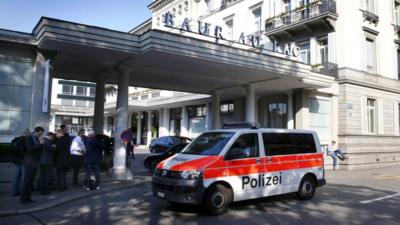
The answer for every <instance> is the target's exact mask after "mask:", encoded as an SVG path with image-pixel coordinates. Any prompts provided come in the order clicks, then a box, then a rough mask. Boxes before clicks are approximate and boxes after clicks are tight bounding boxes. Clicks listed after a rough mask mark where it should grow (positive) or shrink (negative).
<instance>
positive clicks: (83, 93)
mask: <svg viewBox="0 0 400 225" xmlns="http://www.w3.org/2000/svg"><path fill="white" fill-rule="evenodd" d="M76 95H78V96H86V87H82V86H76Z"/></svg>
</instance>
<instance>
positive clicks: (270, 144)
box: [262, 133, 296, 156]
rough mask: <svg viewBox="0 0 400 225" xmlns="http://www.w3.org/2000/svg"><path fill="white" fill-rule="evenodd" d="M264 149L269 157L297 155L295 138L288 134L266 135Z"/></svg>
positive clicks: (264, 136)
mask: <svg viewBox="0 0 400 225" xmlns="http://www.w3.org/2000/svg"><path fill="white" fill-rule="evenodd" d="M262 136H263V140H264V148H265V153H266V154H267V156H274V155H292V154H296V148H295V143H294V140H293V138H292V137H291V136H290V135H289V134H287V133H264V134H262Z"/></svg>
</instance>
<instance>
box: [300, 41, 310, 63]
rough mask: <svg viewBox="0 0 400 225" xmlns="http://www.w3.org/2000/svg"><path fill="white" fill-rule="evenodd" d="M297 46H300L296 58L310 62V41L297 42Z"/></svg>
mask: <svg viewBox="0 0 400 225" xmlns="http://www.w3.org/2000/svg"><path fill="white" fill-rule="evenodd" d="M297 46H298V47H299V48H300V51H299V56H298V57H297V58H298V60H299V61H300V62H303V63H306V64H310V42H303V43H298V44H297Z"/></svg>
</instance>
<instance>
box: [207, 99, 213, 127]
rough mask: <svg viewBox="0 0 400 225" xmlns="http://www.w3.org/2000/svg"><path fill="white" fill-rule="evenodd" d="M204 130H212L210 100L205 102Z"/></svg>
mask: <svg viewBox="0 0 400 225" xmlns="http://www.w3.org/2000/svg"><path fill="white" fill-rule="evenodd" d="M206 107H207V115H206V120H207V122H206V130H207V131H209V130H212V102H207V104H206Z"/></svg>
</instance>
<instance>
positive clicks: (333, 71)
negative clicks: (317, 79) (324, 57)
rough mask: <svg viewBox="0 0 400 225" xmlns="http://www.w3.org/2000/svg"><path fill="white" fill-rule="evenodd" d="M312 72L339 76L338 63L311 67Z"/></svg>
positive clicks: (326, 63)
mask: <svg viewBox="0 0 400 225" xmlns="http://www.w3.org/2000/svg"><path fill="white" fill-rule="evenodd" d="M311 71H313V72H315V73H322V74H326V75H330V76H334V77H337V76H338V65H337V64H336V63H331V62H325V63H321V64H317V65H313V66H312V67H311Z"/></svg>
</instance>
